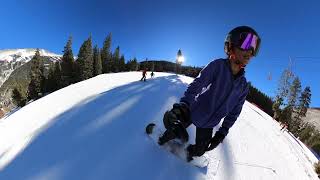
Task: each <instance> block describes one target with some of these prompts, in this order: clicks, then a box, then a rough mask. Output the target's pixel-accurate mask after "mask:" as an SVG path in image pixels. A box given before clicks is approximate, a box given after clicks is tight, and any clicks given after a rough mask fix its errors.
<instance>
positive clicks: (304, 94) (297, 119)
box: [272, 69, 320, 154]
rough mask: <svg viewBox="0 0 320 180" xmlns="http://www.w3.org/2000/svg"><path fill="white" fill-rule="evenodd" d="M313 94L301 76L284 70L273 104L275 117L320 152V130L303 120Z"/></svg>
mask: <svg viewBox="0 0 320 180" xmlns="http://www.w3.org/2000/svg"><path fill="white" fill-rule="evenodd" d="M311 95H312V94H311V89H310V86H306V87H305V88H302V86H301V82H300V79H299V77H298V76H295V75H294V74H293V73H292V72H291V71H290V70H288V69H286V70H284V71H283V73H282V75H281V78H280V81H279V85H278V92H277V95H276V97H275V100H274V103H273V106H272V109H273V111H274V116H273V118H274V119H275V120H277V121H279V122H281V123H283V124H286V125H287V127H288V131H290V132H291V133H292V134H294V135H295V136H296V137H299V138H300V140H301V141H302V142H304V143H305V144H307V145H308V146H309V147H311V148H312V149H313V150H314V151H316V152H317V153H318V154H320V133H319V131H317V130H316V128H315V127H314V126H313V125H311V124H309V123H307V122H304V121H303V120H302V118H303V117H306V114H307V110H308V108H309V105H310V103H311Z"/></svg>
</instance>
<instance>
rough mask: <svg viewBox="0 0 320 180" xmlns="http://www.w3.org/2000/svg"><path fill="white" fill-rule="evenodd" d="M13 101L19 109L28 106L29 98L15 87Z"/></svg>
mask: <svg viewBox="0 0 320 180" xmlns="http://www.w3.org/2000/svg"><path fill="white" fill-rule="evenodd" d="M12 100H13V103H14V104H15V105H17V106H19V107H23V106H25V105H26V102H27V98H26V97H25V96H23V94H22V92H21V89H20V88H17V87H15V88H14V89H13V91H12Z"/></svg>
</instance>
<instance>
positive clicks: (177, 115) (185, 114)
mask: <svg viewBox="0 0 320 180" xmlns="http://www.w3.org/2000/svg"><path fill="white" fill-rule="evenodd" d="M177 122H179V123H182V125H183V127H185V128H186V127H187V125H188V124H190V110H189V106H188V105H187V104H186V103H183V102H181V103H175V104H173V108H172V109H171V110H170V111H167V112H166V113H165V114H164V117H163V124H164V126H165V127H166V129H170V128H171V126H172V125H174V124H175V123H177Z"/></svg>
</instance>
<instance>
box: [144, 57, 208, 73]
mask: <svg viewBox="0 0 320 180" xmlns="http://www.w3.org/2000/svg"><path fill="white" fill-rule="evenodd" d="M176 66H177V64H176V63H173V62H169V61H153V60H152V61H149V60H148V59H146V60H145V61H142V62H140V66H139V69H140V70H142V69H147V70H149V71H156V72H175V71H176ZM179 67H180V68H179V74H183V75H186V76H189V77H197V76H198V74H199V72H200V71H201V69H202V68H200V67H194V66H193V67H192V66H179Z"/></svg>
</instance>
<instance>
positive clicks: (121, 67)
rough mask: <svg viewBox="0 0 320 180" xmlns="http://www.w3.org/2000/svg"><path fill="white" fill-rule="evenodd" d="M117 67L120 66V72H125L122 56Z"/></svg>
mask: <svg viewBox="0 0 320 180" xmlns="http://www.w3.org/2000/svg"><path fill="white" fill-rule="evenodd" d="M119 66H120V68H119V69H120V72H123V71H126V62H125V59H124V55H122V56H121V58H120V60H119Z"/></svg>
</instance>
